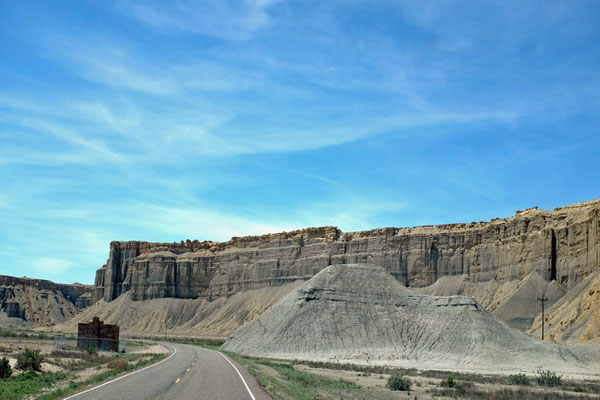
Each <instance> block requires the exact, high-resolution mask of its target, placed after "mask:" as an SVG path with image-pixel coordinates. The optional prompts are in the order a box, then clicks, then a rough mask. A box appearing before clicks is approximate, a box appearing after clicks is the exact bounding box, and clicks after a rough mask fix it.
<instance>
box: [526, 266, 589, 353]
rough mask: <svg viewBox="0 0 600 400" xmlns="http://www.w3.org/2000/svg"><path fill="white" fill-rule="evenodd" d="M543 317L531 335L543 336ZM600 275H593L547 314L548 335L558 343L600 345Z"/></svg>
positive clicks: (535, 324) (533, 328)
mask: <svg viewBox="0 0 600 400" xmlns="http://www.w3.org/2000/svg"><path fill="white" fill-rule="evenodd" d="M541 326H542V319H541V316H538V318H537V319H536V320H535V323H534V324H533V327H532V328H531V329H530V333H532V334H534V335H536V336H539V335H540V331H541ZM599 332H600V271H598V272H596V273H594V274H592V275H590V276H589V277H588V278H587V279H586V280H584V281H583V282H581V283H580V284H579V285H577V286H576V287H574V288H573V289H571V290H570V291H569V293H567V295H565V296H564V297H563V298H561V299H560V300H559V301H557V302H556V303H554V304H553V305H552V306H551V307H550V308H549V309H548V310H547V312H546V333H547V335H548V337H549V338H550V339H552V340H556V341H573V342H588V343H599V344H600V338H599V336H598V333H599Z"/></svg>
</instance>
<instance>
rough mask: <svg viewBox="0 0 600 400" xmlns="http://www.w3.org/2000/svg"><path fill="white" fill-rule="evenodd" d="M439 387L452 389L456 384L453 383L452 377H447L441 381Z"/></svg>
mask: <svg viewBox="0 0 600 400" xmlns="http://www.w3.org/2000/svg"><path fill="white" fill-rule="evenodd" d="M440 385H441V386H446V387H449V388H453V387H455V386H456V382H454V378H453V377H452V376H449V377H448V378H446V379H444V380H442V383H440Z"/></svg>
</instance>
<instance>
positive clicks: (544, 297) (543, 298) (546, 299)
mask: <svg viewBox="0 0 600 400" xmlns="http://www.w3.org/2000/svg"><path fill="white" fill-rule="evenodd" d="M538 301H541V302H542V340H544V323H545V322H546V319H545V317H544V303H545V302H547V301H548V298H547V297H546V296H545V295H544V293H542V295H541V296H540V297H538Z"/></svg>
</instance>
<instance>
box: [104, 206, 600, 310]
mask: <svg viewBox="0 0 600 400" xmlns="http://www.w3.org/2000/svg"><path fill="white" fill-rule="evenodd" d="M599 215H600V200H595V201H590V202H587V203H580V204H575V205H571V206H568V207H561V208H557V209H556V210H554V211H553V212H551V211H545V210H538V209H537V208H532V209H529V210H525V211H518V212H517V214H516V215H515V216H513V217H511V218H507V219H495V220H492V221H491V222H473V223H469V224H453V225H437V226H421V227H415V228H384V229H375V230H371V231H364V232H351V233H343V232H342V231H340V230H339V229H337V228H334V227H322V228H308V229H304V230H299V231H293V232H283V233H277V234H270V235H264V236H248V237H242V238H233V239H231V240H230V241H228V242H225V243H216V242H198V241H189V240H188V241H186V242H183V241H182V242H181V243H148V242H112V243H111V245H110V256H109V259H108V262H107V264H106V265H105V266H103V267H102V268H101V269H99V270H98V271H97V272H96V281H95V289H94V295H93V299H92V302H95V301H97V300H99V299H100V298H103V299H104V300H105V301H111V300H114V299H116V298H117V297H118V296H119V295H120V294H121V293H123V292H125V291H128V290H131V293H132V298H133V299H134V300H145V299H151V298H161V297H177V298H198V297H204V298H208V299H212V298H216V297H219V296H224V295H230V294H233V293H236V292H238V291H241V290H245V289H256V288H260V287H267V286H279V285H282V284H284V283H286V282H290V281H294V280H297V279H304V280H307V279H309V278H310V277H312V276H313V275H315V274H316V273H317V272H319V271H320V270H322V269H323V268H325V267H327V266H328V265H332V264H347V263H359V262H369V263H373V264H376V265H380V266H382V267H384V268H385V269H386V270H387V271H388V272H390V273H391V274H392V275H393V276H394V277H395V278H396V279H398V280H399V281H400V282H402V283H403V284H405V285H406V286H415V287H423V286H428V285H431V284H433V283H434V282H435V281H437V280H438V279H439V278H441V277H443V276H449V275H450V276H454V275H466V276H468V278H469V280H470V281H471V282H486V281H490V280H492V279H493V280H496V281H498V282H500V283H504V282H508V281H511V280H515V279H523V278H525V277H526V276H527V275H529V274H530V273H531V272H532V271H534V270H535V271H537V272H538V273H539V274H540V275H541V276H542V277H543V278H544V279H545V280H546V281H552V280H556V281H557V282H558V283H560V284H561V285H563V286H564V287H565V288H567V289H570V288H572V287H574V286H576V285H577V284H578V283H579V282H581V281H583V280H584V279H585V278H586V277H588V276H589V275H590V274H591V273H592V272H594V271H596V270H598V268H599V267H598V265H599V262H600V218H599Z"/></svg>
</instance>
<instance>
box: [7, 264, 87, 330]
mask: <svg viewBox="0 0 600 400" xmlns="http://www.w3.org/2000/svg"><path fill="white" fill-rule="evenodd" d="M91 292H92V287H91V286H87V285H80V284H73V285H65V284H57V283H53V282H50V281H46V280H41V279H29V278H15V277H12V276H6V275H0V326H31V325H34V326H51V325H54V324H57V323H62V322H65V321H66V320H68V319H71V318H72V317H73V316H75V315H76V314H77V313H79V312H80V311H81V310H83V309H85V308H86V307H88V306H89V305H90V302H91V301H90V300H91Z"/></svg>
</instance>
